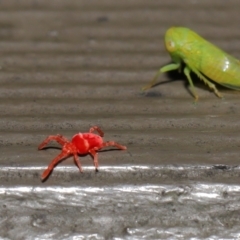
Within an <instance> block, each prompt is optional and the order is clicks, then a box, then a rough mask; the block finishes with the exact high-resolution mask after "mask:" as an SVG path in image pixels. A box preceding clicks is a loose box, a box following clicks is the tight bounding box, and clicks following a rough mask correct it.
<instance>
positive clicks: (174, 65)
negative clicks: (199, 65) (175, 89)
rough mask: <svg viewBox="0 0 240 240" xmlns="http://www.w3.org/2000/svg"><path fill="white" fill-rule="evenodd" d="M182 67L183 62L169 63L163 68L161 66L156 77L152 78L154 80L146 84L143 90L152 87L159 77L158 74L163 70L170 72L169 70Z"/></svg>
mask: <svg viewBox="0 0 240 240" xmlns="http://www.w3.org/2000/svg"><path fill="white" fill-rule="evenodd" d="M180 67H181V63H171V64H168V65H166V66H164V67H162V68H160V69H159V70H158V71H157V73H156V75H155V76H154V78H153V79H152V81H151V82H150V83H149V84H148V85H146V86H145V87H143V88H142V90H147V89H149V88H151V87H152V86H153V85H154V84H155V83H156V81H157V78H158V76H159V75H160V74H161V73H163V72H168V71H172V70H176V69H179V68H180Z"/></svg>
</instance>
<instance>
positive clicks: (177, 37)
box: [165, 27, 184, 62]
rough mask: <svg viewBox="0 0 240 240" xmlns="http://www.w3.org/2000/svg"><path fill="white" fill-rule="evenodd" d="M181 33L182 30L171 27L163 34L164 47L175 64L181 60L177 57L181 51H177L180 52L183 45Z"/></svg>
mask: <svg viewBox="0 0 240 240" xmlns="http://www.w3.org/2000/svg"><path fill="white" fill-rule="evenodd" d="M183 33H184V31H183V28H181V27H171V28H169V29H168V30H167V32H166V34H165V47H166V49H167V51H168V52H169V54H170V55H171V57H172V59H173V60H175V62H179V61H180V59H181V56H179V52H181V51H179V50H181V47H182V44H183V41H182V40H183V37H184V36H183Z"/></svg>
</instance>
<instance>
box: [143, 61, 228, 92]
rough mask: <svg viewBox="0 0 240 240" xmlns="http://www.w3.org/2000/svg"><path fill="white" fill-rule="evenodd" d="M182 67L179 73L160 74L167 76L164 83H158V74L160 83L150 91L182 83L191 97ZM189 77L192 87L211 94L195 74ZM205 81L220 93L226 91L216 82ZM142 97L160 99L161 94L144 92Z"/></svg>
mask: <svg viewBox="0 0 240 240" xmlns="http://www.w3.org/2000/svg"><path fill="white" fill-rule="evenodd" d="M184 67H185V66H184V65H183V67H182V68H181V71H177V70H175V71H169V72H165V73H162V74H165V75H166V76H167V78H168V79H169V80H166V81H160V78H161V74H160V75H159V77H158V81H160V82H157V83H156V84H154V85H153V86H152V88H151V89H154V88H155V87H157V86H160V85H164V84H169V83H174V82H177V81H181V82H182V83H183V86H184V88H185V89H186V90H187V92H188V93H189V94H190V95H191V96H193V94H192V92H191V90H190V85H189V82H188V80H187V77H186V76H185V74H184V73H183V68H184ZM190 75H191V79H192V81H193V85H194V87H196V88H199V89H203V90H204V91H209V92H212V90H211V89H210V88H209V87H208V86H207V85H205V84H204V82H203V81H202V80H201V79H200V78H199V77H198V76H197V75H196V74H195V73H193V72H191V73H190ZM207 79H208V80H209V81H210V82H212V83H213V84H215V85H216V87H217V89H219V90H221V91H224V90H226V88H225V87H224V86H222V85H219V84H217V83H216V82H214V81H212V80H211V79H209V78H207ZM228 90H232V89H228ZM144 95H145V96H146V97H159V96H160V97H162V94H161V93H157V92H154V91H149V92H146V93H145V94H144ZM193 97H194V96H193Z"/></svg>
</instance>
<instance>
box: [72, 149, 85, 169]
mask: <svg viewBox="0 0 240 240" xmlns="http://www.w3.org/2000/svg"><path fill="white" fill-rule="evenodd" d="M73 157H74V162H75V163H76V165H77V166H78V168H79V171H80V172H83V170H82V166H81V163H80V160H79V157H78V155H77V154H76V153H75V154H74V155H73Z"/></svg>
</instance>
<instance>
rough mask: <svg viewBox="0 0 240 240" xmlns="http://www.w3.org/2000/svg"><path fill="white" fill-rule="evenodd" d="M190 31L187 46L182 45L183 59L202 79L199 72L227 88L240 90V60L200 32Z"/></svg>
mask: <svg viewBox="0 0 240 240" xmlns="http://www.w3.org/2000/svg"><path fill="white" fill-rule="evenodd" d="M189 31H190V32H189V34H188V39H187V41H186V40H185V41H186V44H185V45H184V46H185V47H182V59H183V61H184V62H185V63H186V64H187V65H188V66H189V68H190V69H191V70H192V71H194V72H195V73H196V74H197V75H198V76H199V77H200V78H201V79H203V78H202V75H201V74H198V73H199V72H201V73H203V74H204V75H205V76H207V77H208V78H209V79H211V80H213V81H214V82H216V83H218V84H221V85H223V86H225V87H227V88H232V89H236V90H240V63H239V61H238V60H237V59H236V58H234V57H232V56H231V55H229V54H227V53H226V52H224V51H222V50H221V49H220V48H218V47H216V46H215V45H213V44H212V43H210V42H208V41H207V40H205V39H204V38H202V37H201V36H199V35H198V34H196V33H194V32H192V31H191V30H189ZM203 77H204V76H203ZM203 80H204V79H203Z"/></svg>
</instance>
